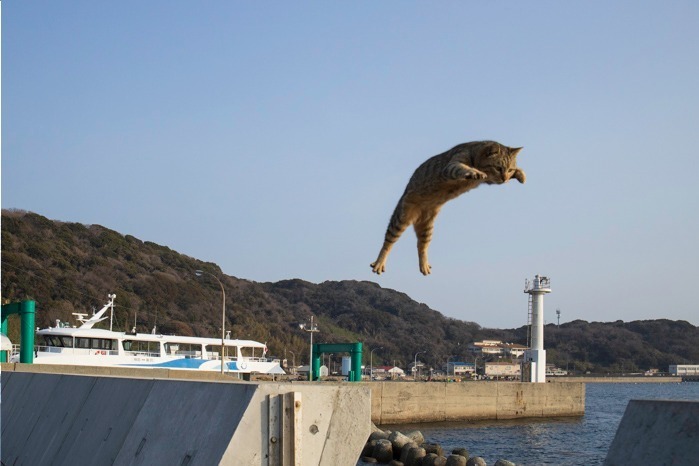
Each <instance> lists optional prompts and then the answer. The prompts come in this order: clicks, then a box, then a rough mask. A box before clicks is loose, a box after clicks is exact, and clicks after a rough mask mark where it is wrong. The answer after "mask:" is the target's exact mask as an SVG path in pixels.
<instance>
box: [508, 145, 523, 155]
mask: <svg viewBox="0 0 699 466" xmlns="http://www.w3.org/2000/svg"><path fill="white" fill-rule="evenodd" d="M522 149H523V147H510V155H512V156H513V157H516V156H517V154H519V151H521V150H522Z"/></svg>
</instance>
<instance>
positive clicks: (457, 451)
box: [451, 448, 468, 460]
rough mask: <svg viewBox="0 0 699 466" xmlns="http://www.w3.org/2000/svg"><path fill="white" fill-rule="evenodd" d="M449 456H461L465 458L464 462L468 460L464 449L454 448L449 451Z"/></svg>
mask: <svg viewBox="0 0 699 466" xmlns="http://www.w3.org/2000/svg"><path fill="white" fill-rule="evenodd" d="M451 454H452V455H461V456H463V457H465V458H466V460H468V450H467V449H465V448H454V449H453V450H452V451H451Z"/></svg>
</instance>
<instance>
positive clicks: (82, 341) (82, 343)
mask: <svg viewBox="0 0 699 466" xmlns="http://www.w3.org/2000/svg"><path fill="white" fill-rule="evenodd" d="M75 347H76V348H88V349H89V348H90V339H89V338H76V339H75Z"/></svg>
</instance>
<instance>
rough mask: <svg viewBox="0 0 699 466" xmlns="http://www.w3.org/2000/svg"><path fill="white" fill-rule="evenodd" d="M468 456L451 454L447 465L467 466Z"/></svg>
mask: <svg viewBox="0 0 699 466" xmlns="http://www.w3.org/2000/svg"><path fill="white" fill-rule="evenodd" d="M466 461H468V458H466V457H465V456H462V455H449V456H448V457H447V462H446V464H445V466H466Z"/></svg>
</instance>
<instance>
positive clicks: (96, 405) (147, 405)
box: [1, 365, 371, 466]
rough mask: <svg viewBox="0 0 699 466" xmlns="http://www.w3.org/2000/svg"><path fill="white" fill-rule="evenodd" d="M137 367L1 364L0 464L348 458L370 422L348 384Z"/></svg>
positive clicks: (361, 392)
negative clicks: (184, 375)
mask: <svg viewBox="0 0 699 466" xmlns="http://www.w3.org/2000/svg"><path fill="white" fill-rule="evenodd" d="M8 366H9V365H8ZM36 367H38V366H35V368H36ZM25 369H27V368H25ZM32 369H33V368H32ZM148 372H149V373H151V372H150V371H148ZM139 375H141V376H142V377H141V378H129V377H110V376H95V375H66V374H50V373H41V371H31V370H25V371H12V370H9V367H7V366H6V365H3V371H2V413H1V415H2V462H3V464H14V465H21V464H25V465H32V466H40V465H73V464H114V465H154V464H179V465H190V466H193V465H212V464H246V465H265V466H267V465H276V464H284V465H304V466H305V465H318V466H320V465H326V466H335V465H347V466H354V465H355V464H356V460H357V458H358V457H359V456H360V454H361V451H362V448H363V447H364V444H365V442H366V439H367V437H368V436H369V434H370V430H371V424H370V414H371V413H370V402H369V396H370V393H369V390H368V389H366V388H365V387H361V386H358V385H356V384H345V385H325V384H315V385H310V384H309V385H299V384H293V385H292V384H288V383H276V382H262V383H254V382H230V381H229V382H228V383H223V382H206V381H192V380H164V379H158V378H147V377H143V373H141V374H139ZM219 375H220V374H219Z"/></svg>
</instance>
